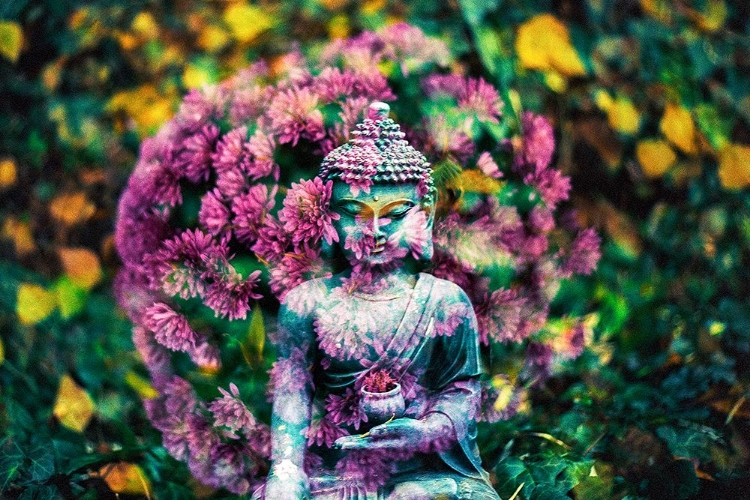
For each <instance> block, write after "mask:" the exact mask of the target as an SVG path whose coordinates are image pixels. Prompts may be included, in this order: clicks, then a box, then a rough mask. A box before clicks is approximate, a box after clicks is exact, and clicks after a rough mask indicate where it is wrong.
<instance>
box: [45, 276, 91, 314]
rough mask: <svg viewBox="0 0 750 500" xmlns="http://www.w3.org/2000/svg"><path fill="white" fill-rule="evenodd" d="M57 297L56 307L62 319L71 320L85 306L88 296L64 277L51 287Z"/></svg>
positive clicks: (83, 290)
mask: <svg viewBox="0 0 750 500" xmlns="http://www.w3.org/2000/svg"><path fill="white" fill-rule="evenodd" d="M53 289H54V292H55V295H56V296H57V306H58V308H59V310H60V315H61V316H62V317H63V318H64V319H68V318H71V317H73V316H75V315H76V314H78V313H79V312H81V311H82V310H83V308H84V307H85V306H86V299H87V297H88V294H87V293H86V290H85V289H83V288H81V287H80V286H78V285H76V284H75V283H73V282H72V281H71V279H70V278H69V277H68V276H67V275H66V276H62V277H61V278H60V279H58V280H57V281H56V282H55V284H54V286H53Z"/></svg>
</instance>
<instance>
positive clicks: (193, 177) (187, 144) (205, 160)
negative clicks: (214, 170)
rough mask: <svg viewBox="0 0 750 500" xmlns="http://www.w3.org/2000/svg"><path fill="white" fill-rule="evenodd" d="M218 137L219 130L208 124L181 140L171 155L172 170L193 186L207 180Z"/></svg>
mask: <svg viewBox="0 0 750 500" xmlns="http://www.w3.org/2000/svg"><path fill="white" fill-rule="evenodd" d="M218 136H219V128H218V127H217V126H216V125H214V124H213V123H209V124H206V125H204V126H203V127H201V128H200V129H199V130H198V131H197V132H196V133H194V134H192V135H190V136H188V137H187V138H185V139H183V140H182V141H181V143H180V145H179V149H178V150H177V151H175V152H174V153H173V155H174V156H173V159H172V169H173V170H174V171H175V172H178V173H179V174H181V175H183V176H184V177H185V178H187V179H188V180H189V181H190V182H192V183H194V184H195V183H198V182H201V181H206V180H208V177H209V175H210V173H211V171H210V168H211V155H212V154H213V151H214V145H215V144H216V139H217V138H218Z"/></svg>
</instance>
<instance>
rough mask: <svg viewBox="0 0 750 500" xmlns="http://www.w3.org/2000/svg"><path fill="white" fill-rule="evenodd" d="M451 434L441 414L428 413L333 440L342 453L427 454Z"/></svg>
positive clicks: (445, 418)
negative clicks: (382, 451) (375, 450)
mask: <svg viewBox="0 0 750 500" xmlns="http://www.w3.org/2000/svg"><path fill="white" fill-rule="evenodd" d="M452 434H453V424H452V423H451V421H450V419H449V418H448V417H447V416H445V415H444V414H442V413H429V414H427V416H425V417H424V418H421V419H413V418H397V419H395V420H392V421H390V422H386V423H384V424H381V425H378V426H376V427H373V428H372V429H370V432H368V433H366V434H362V435H355V436H344V437H341V438H339V439H337V440H336V443H335V444H336V446H337V447H339V448H341V449H342V450H365V449H367V450H372V449H381V450H382V449H388V450H414V451H427V450H429V449H430V447H431V446H432V444H433V443H435V442H438V441H440V442H444V441H445V440H446V438H449V437H450V436H452Z"/></svg>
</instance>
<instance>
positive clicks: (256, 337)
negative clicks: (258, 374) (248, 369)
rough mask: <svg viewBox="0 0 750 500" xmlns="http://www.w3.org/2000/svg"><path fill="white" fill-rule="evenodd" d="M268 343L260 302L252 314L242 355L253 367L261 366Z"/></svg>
mask: <svg viewBox="0 0 750 500" xmlns="http://www.w3.org/2000/svg"><path fill="white" fill-rule="evenodd" d="M265 343H266V328H265V325H264V324H263V311H262V310H261V308H260V305H259V304H257V303H256V304H255V306H253V313H252V315H251V316H250V325H249V326H248V329H247V334H246V335H245V339H244V340H243V341H242V343H241V344H240V348H241V349H242V356H243V357H244V358H245V361H246V362H247V364H249V365H250V366H252V367H253V368H256V369H257V368H259V367H260V366H261V364H262V363H263V349H264V347H265Z"/></svg>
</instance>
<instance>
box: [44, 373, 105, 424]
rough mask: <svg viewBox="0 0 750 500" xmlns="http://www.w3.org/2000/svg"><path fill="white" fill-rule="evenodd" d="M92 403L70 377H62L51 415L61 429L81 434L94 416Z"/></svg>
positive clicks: (89, 397) (94, 406)
mask: <svg viewBox="0 0 750 500" xmlns="http://www.w3.org/2000/svg"><path fill="white" fill-rule="evenodd" d="M95 408H96V405H94V401H93V400H92V399H91V396H89V395H88V393H87V392H86V391H85V390H83V388H82V387H81V386H79V385H78V384H76V383H75V381H74V380H73V379H72V378H71V377H70V375H67V374H66V375H63V376H62V378H61V379H60V387H59V389H58V390H57V398H56V400H55V406H54V408H53V409H52V413H53V414H54V415H55V417H57V419H58V420H59V421H60V423H61V424H62V425H63V427H67V428H68V429H71V430H74V431H77V432H83V430H84V429H85V428H86V426H87V425H88V423H89V420H91V417H92V416H93V415H94V409H95Z"/></svg>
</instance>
